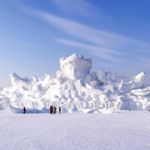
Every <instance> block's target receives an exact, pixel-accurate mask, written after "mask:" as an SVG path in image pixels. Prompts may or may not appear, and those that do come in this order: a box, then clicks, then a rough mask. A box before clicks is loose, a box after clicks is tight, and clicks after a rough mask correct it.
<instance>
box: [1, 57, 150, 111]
mask: <svg viewBox="0 0 150 150" xmlns="http://www.w3.org/2000/svg"><path fill="white" fill-rule="evenodd" d="M10 79H11V84H12V85H11V86H10V87H7V88H4V89H3V90H1V91H0V109H10V108H11V109H12V110H13V111H15V112H19V111H20V110H21V109H22V108H23V107H26V108H27V111H28V112H32V111H36V112H47V111H48V109H49V107H50V105H56V106H61V107H62V110H63V112H70V113H71V112H85V113H88V112H90V113H101V112H102V111H104V110H109V111H110V112H117V111H118V110H150V78H149V77H148V76H147V75H146V74H145V73H144V72H141V73H139V74H138V75H137V76H135V77H132V78H127V77H125V76H124V75H119V74H116V73H112V72H105V71H103V70H101V71H99V72H98V73H96V72H93V71H92V60H91V59H89V58H85V57H83V56H80V55H77V54H73V55H71V56H69V57H66V58H61V59H60V69H59V70H58V71H57V73H56V76H55V77H52V76H50V75H49V74H46V75H45V76H44V77H41V78H37V77H33V78H27V77H25V78H24V77H20V76H19V75H17V74H15V73H14V74H11V75H10ZM19 109H20V110H19Z"/></svg>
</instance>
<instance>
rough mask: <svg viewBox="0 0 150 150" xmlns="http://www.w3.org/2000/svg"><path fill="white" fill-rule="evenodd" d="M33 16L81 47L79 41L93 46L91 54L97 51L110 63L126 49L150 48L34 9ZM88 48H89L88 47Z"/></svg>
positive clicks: (142, 43) (145, 44) (144, 44)
mask: <svg viewBox="0 0 150 150" xmlns="http://www.w3.org/2000/svg"><path fill="white" fill-rule="evenodd" d="M34 15H36V16H38V17H39V18H40V19H42V20H44V21H46V22H47V23H49V24H50V25H53V26H55V27H57V28H58V29H60V30H61V31H63V32H64V33H65V34H68V35H69V36H71V37H72V38H77V39H78V41H80V43H81V45H82V47H83V43H82V42H81V41H85V42H86V43H90V44H92V45H94V47H96V48H94V51H93V49H91V52H93V53H95V49H97V53H98V52H99V53H101V55H107V58H114V59H110V60H111V61H112V60H116V59H118V60H119V59H122V58H119V57H116V56H114V55H113V54H115V53H122V54H123V53H125V52H126V48H127V49H130V50H135V51H143V49H144V50H149V48H150V46H149V45H148V44H147V43H144V42H141V41H138V40H136V39H133V38H130V37H126V36H123V35H119V34H116V33H113V32H108V31H103V30H100V29H95V28H92V27H90V26H88V25H85V24H82V23H80V22H77V21H73V20H69V19H65V18H62V17H58V16H56V15H53V14H51V13H47V12H44V11H41V10H36V9H35V10H34ZM65 42H66V41H65ZM68 43H69V42H68ZM68 43H67V44H68ZM71 43H72V45H75V43H73V42H70V44H71ZM76 45H79V43H78V44H77V43H76ZM84 46H85V48H87V44H86V45H84ZM88 46H89V47H90V45H88ZM92 47H93V46H92ZM115 57H116V58H115Z"/></svg>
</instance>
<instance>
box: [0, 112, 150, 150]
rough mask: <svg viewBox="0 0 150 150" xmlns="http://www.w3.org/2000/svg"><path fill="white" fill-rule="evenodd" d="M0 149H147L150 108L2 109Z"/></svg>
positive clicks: (148, 145) (149, 139) (149, 143)
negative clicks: (33, 111)
mask: <svg viewBox="0 0 150 150" xmlns="http://www.w3.org/2000/svg"><path fill="white" fill-rule="evenodd" d="M0 150H150V112H140V111H131V112H118V113H111V114H87V115H85V114H82V113H73V114H60V115H59V114H57V115H50V114H46V113H45V114H25V115H24V114H9V113H4V112H3V113H2V115H1V116H0Z"/></svg>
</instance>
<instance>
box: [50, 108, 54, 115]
mask: <svg viewBox="0 0 150 150" xmlns="http://www.w3.org/2000/svg"><path fill="white" fill-rule="evenodd" d="M53 111H54V109H53V106H50V108H49V112H50V114H53Z"/></svg>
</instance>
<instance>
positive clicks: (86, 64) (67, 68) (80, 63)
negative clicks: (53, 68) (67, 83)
mask: <svg viewBox="0 0 150 150" xmlns="http://www.w3.org/2000/svg"><path fill="white" fill-rule="evenodd" d="M91 67H92V61H91V59H89V58H84V57H83V56H79V55H77V54H73V55H71V56H70V57H67V58H61V59H60V71H61V72H62V74H63V75H64V76H66V77H68V78H70V79H72V80H76V79H83V78H84V77H85V76H86V75H88V74H90V70H91Z"/></svg>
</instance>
